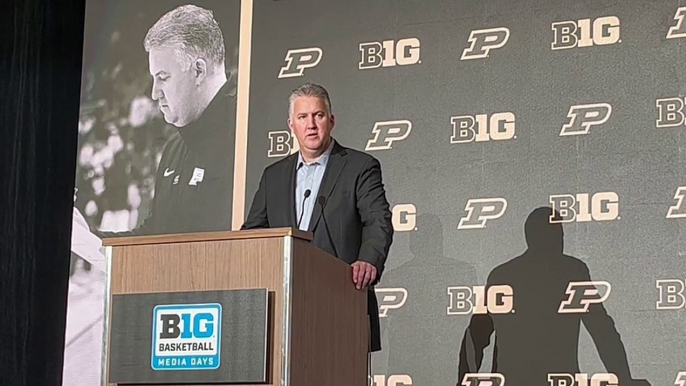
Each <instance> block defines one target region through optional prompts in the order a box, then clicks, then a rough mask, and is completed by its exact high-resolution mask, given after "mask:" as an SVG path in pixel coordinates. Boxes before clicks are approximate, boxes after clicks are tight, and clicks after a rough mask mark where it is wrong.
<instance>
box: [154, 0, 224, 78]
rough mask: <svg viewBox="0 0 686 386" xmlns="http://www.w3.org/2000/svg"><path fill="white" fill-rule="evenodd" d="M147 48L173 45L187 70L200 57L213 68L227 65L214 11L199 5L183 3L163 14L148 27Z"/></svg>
mask: <svg viewBox="0 0 686 386" xmlns="http://www.w3.org/2000/svg"><path fill="white" fill-rule="evenodd" d="M144 46H145V51H146V52H150V50H151V49H153V48H173V49H174V52H175V53H176V57H177V60H179V63H180V64H181V65H182V67H183V68H184V70H186V69H188V68H189V67H190V65H191V64H192V62H193V61H194V60H195V59H197V58H203V59H205V60H206V61H208V62H209V63H208V64H209V66H208V67H209V68H210V70H211V69H213V68H215V67H217V66H223V65H224V60H225V59H224V55H225V54H224V50H225V49H224V36H223V34H222V31H221V29H220V28H219V24H218V23H217V21H216V20H214V15H213V12H212V11H210V10H207V9H204V8H201V7H198V6H196V5H182V6H180V7H177V8H175V9H173V10H171V11H169V12H167V13H166V14H165V15H164V16H162V17H161V18H160V19H159V20H157V22H156V23H155V24H154V25H153V26H152V27H151V28H150V30H148V33H147V34H146V35H145V41H144Z"/></svg>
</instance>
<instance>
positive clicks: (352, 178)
mask: <svg viewBox="0 0 686 386" xmlns="http://www.w3.org/2000/svg"><path fill="white" fill-rule="evenodd" d="M334 141H335V140H334ZM297 160H298V154H297V153H295V154H292V155H290V156H288V157H286V158H284V159H282V160H280V161H278V162H276V163H274V164H272V165H270V166H268V167H267V168H266V169H265V170H264V172H263V174H262V179H261V181H260V185H259V188H258V190H257V192H256V193H255V197H254V198H253V202H252V206H251V208H250V211H249V213H248V218H247V220H246V221H245V223H244V224H243V227H242V228H241V229H255V228H278V227H296V225H297V219H296V209H295V206H296V205H300V204H301V201H302V200H301V199H300V200H297V201H298V202H296V199H295V181H296V172H295V171H296V166H297V165H296V163H297ZM321 197H324V198H323V199H322V198H321ZM308 199H315V200H317V202H316V203H315V206H314V210H313V212H312V219H311V220H310V223H309V224H310V225H309V229H308V231H310V232H312V233H313V240H312V243H313V244H314V245H315V246H317V247H319V248H321V249H323V250H324V251H326V252H328V253H330V254H332V255H334V256H336V257H338V258H339V259H341V260H343V261H345V262H346V263H349V264H352V263H354V262H355V261H358V260H361V261H366V262H368V263H371V264H373V265H374V266H375V267H376V269H377V277H376V280H375V281H374V282H373V283H371V284H372V285H370V287H369V289H368V295H369V301H368V310H367V312H368V314H369V318H370V325H371V334H370V335H371V336H370V339H371V342H370V350H371V351H379V350H380V349H381V337H380V332H379V311H378V303H377V299H376V295H375V293H374V287H373V285H375V284H377V283H378V281H379V279H380V277H381V274H382V273H383V270H384V264H385V262H386V258H387V256H388V251H389V249H390V246H391V243H392V241H393V224H392V222H391V211H390V208H389V204H388V201H387V199H386V191H385V189H384V184H383V181H382V177H381V165H380V163H379V161H378V160H377V159H376V158H374V157H372V156H370V155H369V154H366V153H363V152H359V151H356V150H353V149H349V148H346V147H343V146H341V145H340V144H338V142H335V143H334V147H333V149H332V151H331V156H330V157H329V161H328V164H327V167H326V171H325V172H324V176H323V178H322V182H321V186H320V188H319V193H318V196H317V197H309V198H308ZM322 202H323V207H324V216H323V217H325V218H324V220H322V205H320V203H322ZM351 280H352V279H351Z"/></svg>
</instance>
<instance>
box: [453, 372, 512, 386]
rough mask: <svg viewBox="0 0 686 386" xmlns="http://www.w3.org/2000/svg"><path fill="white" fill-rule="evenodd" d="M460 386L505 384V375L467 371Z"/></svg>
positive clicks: (503, 385)
mask: <svg viewBox="0 0 686 386" xmlns="http://www.w3.org/2000/svg"><path fill="white" fill-rule="evenodd" d="M460 385H462V386H505V376H504V375H502V374H499V373H467V374H465V375H464V378H462V381H461V382H460Z"/></svg>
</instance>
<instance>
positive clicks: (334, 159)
mask: <svg viewBox="0 0 686 386" xmlns="http://www.w3.org/2000/svg"><path fill="white" fill-rule="evenodd" d="M345 155H346V151H345V148H343V147H342V146H340V145H339V144H338V142H335V143H334V146H333V149H332V151H331V156H330V157H329V162H328V163H327V165H326V171H324V176H322V183H321V185H320V186H319V193H318V194H317V197H314V199H315V200H316V201H315V204H314V209H313V210H312V218H311V219H310V226H309V229H308V231H310V232H314V229H315V227H316V226H317V224H318V223H319V219H320V218H321V215H322V207H321V205H320V204H319V197H321V196H324V198H325V199H326V201H327V202H328V200H329V196H330V195H331V192H332V191H333V188H334V187H335V186H336V182H338V177H340V175H341V171H342V170H343V167H345V164H346V162H348V160H347V159H346V157H345Z"/></svg>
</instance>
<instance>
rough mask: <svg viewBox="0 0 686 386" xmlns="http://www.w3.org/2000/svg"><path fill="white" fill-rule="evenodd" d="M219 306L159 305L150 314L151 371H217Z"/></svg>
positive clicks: (214, 304)
mask: <svg viewBox="0 0 686 386" xmlns="http://www.w3.org/2000/svg"><path fill="white" fill-rule="evenodd" d="M221 319H222V306H221V305H220V304H217V303H211V304H184V305H159V306H156V307H155V309H154V311H153V331H152V346H153V347H152V369H153V370H212V369H217V368H219V357H220V350H221V347H220V346H221Z"/></svg>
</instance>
